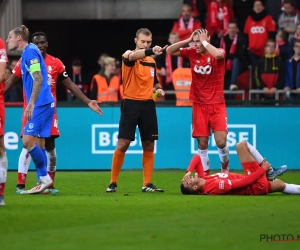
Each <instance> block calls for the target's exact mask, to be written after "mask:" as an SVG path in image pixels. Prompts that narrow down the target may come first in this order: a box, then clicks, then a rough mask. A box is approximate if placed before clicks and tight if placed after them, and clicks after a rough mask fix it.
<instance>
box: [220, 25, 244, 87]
mask: <svg viewBox="0 0 300 250" xmlns="http://www.w3.org/2000/svg"><path fill="white" fill-rule="evenodd" d="M238 31H239V30H238V27H237V22H236V21H230V22H229V24H228V32H227V35H225V36H224V37H223V38H222V40H221V46H220V47H221V48H223V49H224V50H225V51H226V67H225V69H226V71H225V89H230V90H235V89H237V88H238V86H237V77H238V75H239V74H241V73H242V72H243V71H244V70H246V68H247V62H246V57H245V56H246V51H247V42H246V39H245V37H243V36H242V34H241V33H239V32H238Z"/></svg>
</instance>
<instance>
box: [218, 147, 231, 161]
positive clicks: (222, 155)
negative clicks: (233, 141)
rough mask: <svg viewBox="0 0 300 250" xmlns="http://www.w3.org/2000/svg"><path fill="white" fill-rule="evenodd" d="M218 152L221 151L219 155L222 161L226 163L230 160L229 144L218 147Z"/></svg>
mask: <svg viewBox="0 0 300 250" xmlns="http://www.w3.org/2000/svg"><path fill="white" fill-rule="evenodd" d="M218 152H219V157H220V161H221V162H222V163H226V162H228V160H229V149H228V147H227V146H225V147H224V148H218Z"/></svg>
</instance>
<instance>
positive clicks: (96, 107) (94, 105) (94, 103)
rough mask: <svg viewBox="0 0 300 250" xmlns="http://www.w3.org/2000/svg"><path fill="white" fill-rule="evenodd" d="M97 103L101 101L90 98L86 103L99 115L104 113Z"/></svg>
mask: <svg viewBox="0 0 300 250" xmlns="http://www.w3.org/2000/svg"><path fill="white" fill-rule="evenodd" d="M98 103H101V102H98V101H96V100H91V101H90V102H89V104H88V105H89V107H90V109H91V110H93V111H95V112H96V113H98V114H99V115H103V114H104V113H103V111H102V109H101V108H100V107H99V105H98Z"/></svg>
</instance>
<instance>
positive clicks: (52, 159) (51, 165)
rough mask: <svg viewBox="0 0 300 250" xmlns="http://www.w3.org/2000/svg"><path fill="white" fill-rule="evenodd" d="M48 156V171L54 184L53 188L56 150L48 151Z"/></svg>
mask: <svg viewBox="0 0 300 250" xmlns="http://www.w3.org/2000/svg"><path fill="white" fill-rule="evenodd" d="M46 155H47V171H48V174H49V176H50V177H51V179H52V181H53V184H52V187H53V186H54V179H55V173H56V149H54V150H49V151H46Z"/></svg>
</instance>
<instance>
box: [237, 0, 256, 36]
mask: <svg viewBox="0 0 300 250" xmlns="http://www.w3.org/2000/svg"><path fill="white" fill-rule="evenodd" d="M253 5H254V0H234V1H233V6H232V8H233V13H234V16H235V18H236V20H237V25H238V28H239V31H240V32H243V30H244V27H245V23H246V20H247V18H248V16H249V15H250V14H251V10H252V8H253Z"/></svg>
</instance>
